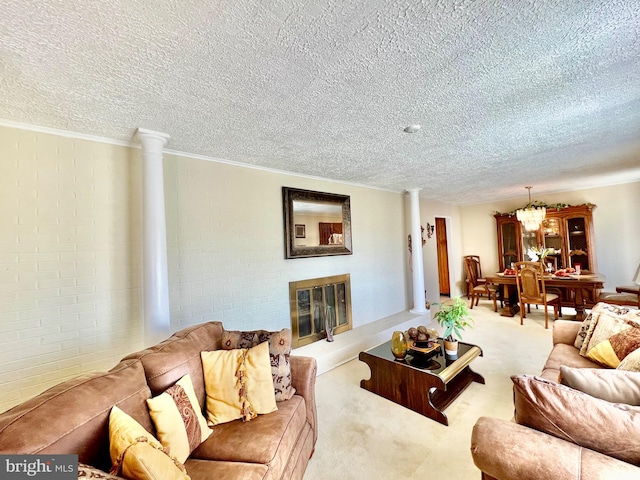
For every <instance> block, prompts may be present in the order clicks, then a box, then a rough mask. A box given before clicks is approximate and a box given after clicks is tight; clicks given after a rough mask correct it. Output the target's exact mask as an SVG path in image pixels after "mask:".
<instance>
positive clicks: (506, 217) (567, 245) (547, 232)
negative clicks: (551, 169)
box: [495, 204, 598, 273]
mask: <svg viewBox="0 0 640 480" xmlns="http://www.w3.org/2000/svg"><path fill="white" fill-rule="evenodd" d="M594 208H596V206H595V205H592V204H585V205H578V206H574V207H565V208H561V209H559V210H558V209H555V208H547V215H546V217H545V219H544V220H543V221H542V224H541V225H540V228H539V229H538V230H536V231H534V232H527V231H526V230H525V229H524V228H523V227H522V224H521V223H520V222H519V221H518V219H517V218H516V215H515V213H503V214H500V213H497V214H496V215H495V219H496V223H497V227H498V262H499V264H500V271H504V269H505V268H509V267H510V266H511V264H512V263H514V262H519V261H523V260H529V257H528V256H527V255H526V253H527V250H528V249H529V248H530V247H537V246H542V247H544V248H554V249H556V250H559V251H560V252H559V253H558V254H556V255H554V256H555V257H556V261H557V268H567V267H574V266H575V264H576V263H579V264H580V265H581V266H582V269H583V270H589V271H591V272H594V273H595V272H597V271H598V267H597V262H596V248H595V238H594V235H593V217H592V212H593V209H594Z"/></svg>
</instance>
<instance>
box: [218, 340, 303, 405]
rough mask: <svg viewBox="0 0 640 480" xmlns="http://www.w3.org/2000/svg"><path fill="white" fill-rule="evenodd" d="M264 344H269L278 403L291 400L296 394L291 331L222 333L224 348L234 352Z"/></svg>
mask: <svg viewBox="0 0 640 480" xmlns="http://www.w3.org/2000/svg"><path fill="white" fill-rule="evenodd" d="M262 342H269V356H270V358H271V376H272V378H273V389H274V391H275V394H276V401H277V402H281V401H283V400H289V399H290V398H291V397H293V394H294V393H296V390H295V388H293V386H292V385H291V364H290V360H289V356H290V355H291V330H289V329H288V328H283V329H282V330H280V331H279V332H269V331H267V330H254V331H251V332H241V331H237V330H236V331H224V332H222V348H223V349H225V350H232V349H236V348H251V347H255V346H256V345H258V344H260V343H262Z"/></svg>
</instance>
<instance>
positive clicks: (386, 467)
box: [304, 300, 575, 480]
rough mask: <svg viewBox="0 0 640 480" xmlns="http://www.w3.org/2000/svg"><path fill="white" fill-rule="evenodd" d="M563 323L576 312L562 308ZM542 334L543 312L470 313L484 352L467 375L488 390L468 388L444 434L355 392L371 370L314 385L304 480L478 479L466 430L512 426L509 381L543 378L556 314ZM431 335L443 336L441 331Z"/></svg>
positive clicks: (472, 338)
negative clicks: (500, 422) (314, 426)
mask: <svg viewBox="0 0 640 480" xmlns="http://www.w3.org/2000/svg"><path fill="white" fill-rule="evenodd" d="M563 313H564V314H565V315H564V319H572V318H575V315H572V314H575V311H573V310H571V309H568V308H564V309H563ZM550 315H551V316H550V322H549V329H548V330H545V328H544V314H543V313H542V310H535V308H533V309H532V312H531V314H528V315H527V318H525V324H524V325H523V326H521V325H520V317H519V316H516V317H513V318H509V317H502V316H500V315H499V314H497V313H494V312H493V308H492V304H491V303H490V302H489V301H483V300H481V301H480V305H479V306H478V307H474V309H473V310H472V316H473V318H474V320H475V328H473V329H470V330H467V331H466V332H465V334H464V339H465V341H467V342H469V343H473V344H476V345H478V346H480V347H481V348H482V349H483V354H484V356H483V357H480V358H477V359H475V360H474V361H473V363H472V368H473V369H474V370H475V371H476V372H478V373H480V374H481V375H483V376H484V378H485V380H486V384H485V385H481V384H477V383H473V384H471V385H470V386H469V387H468V388H467V389H466V390H465V391H464V392H462V394H461V395H460V396H459V397H458V398H457V399H456V400H455V401H454V402H453V403H452V404H451V405H450V406H449V407H448V408H447V409H446V410H445V413H446V414H447V417H448V419H449V426H448V427H447V426H444V425H441V424H439V423H437V422H435V421H433V420H431V419H429V418H427V417H423V416H422V415H420V414H417V413H415V412H413V411H411V410H408V409H406V408H404V407H401V406H399V405H396V404H395V403H393V402H390V401H388V400H385V399H384V398H382V397H379V396H377V395H374V394H372V393H370V392H368V391H366V390H364V389H361V388H360V380H362V379H366V378H369V375H370V373H369V367H368V366H367V365H365V364H364V363H362V362H360V361H359V360H357V359H355V360H352V361H350V362H348V363H346V364H344V365H341V366H339V367H337V368H335V369H333V370H331V371H329V372H326V373H324V374H322V375H320V376H319V377H318V378H317V383H316V396H317V405H318V423H319V435H318V443H317V444H316V449H315V453H314V456H313V457H312V459H311V461H310V462H309V465H308V467H307V471H306V474H305V476H304V479H305V480H324V479H326V480H329V479H331V480H333V479H338V478H339V479H341V480H348V479H354V480H355V479H358V480H365V479H366V480H386V479H389V480H391V479H394V480H396V479H423V478H438V477H441V476H442V475H443V474H446V475H447V476H448V478H452V479H456V480H460V479H479V478H480V472H479V470H478V469H477V468H476V467H475V466H474V464H473V460H472V458H471V453H470V451H469V446H470V439H471V429H472V428H473V425H474V424H475V422H476V420H477V419H478V417H480V416H492V417H498V418H504V419H510V418H511V417H512V416H513V400H512V389H511V385H512V384H511V379H510V376H511V375H514V374H518V373H530V374H536V375H537V374H540V372H541V371H542V367H543V365H544V362H545V360H546V358H547V355H548V354H549V352H550V351H551V328H552V323H553V313H552V311H551V312H550ZM432 327H434V328H436V329H437V330H438V331H442V330H441V328H440V326H439V325H437V324H435V322H434V324H432Z"/></svg>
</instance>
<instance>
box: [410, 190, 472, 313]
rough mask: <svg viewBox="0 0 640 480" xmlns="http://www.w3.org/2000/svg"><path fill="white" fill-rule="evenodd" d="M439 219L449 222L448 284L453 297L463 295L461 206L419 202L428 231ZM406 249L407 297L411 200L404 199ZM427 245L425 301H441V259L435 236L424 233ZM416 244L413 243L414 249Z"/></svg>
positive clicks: (423, 250)
mask: <svg viewBox="0 0 640 480" xmlns="http://www.w3.org/2000/svg"><path fill="white" fill-rule="evenodd" d="M436 217H441V218H444V219H445V220H446V223H447V230H448V231H447V237H448V255H449V285H450V289H451V297H456V296H460V295H462V293H463V292H464V271H463V268H462V255H464V254H463V253H462V225H461V223H460V213H459V207H457V206H455V205H448V204H445V203H441V202H435V201H432V200H420V223H421V225H422V226H423V227H424V228H425V229H426V227H427V223H429V224H431V225H435V223H436V222H435V219H436ZM405 224H406V231H405V239H404V241H405V248H406V255H407V260H406V262H407V283H408V285H409V287H408V294H409V295H411V291H412V285H413V280H412V272H411V257H410V253H409V251H408V248H407V242H408V235H409V234H410V233H411V216H410V199H409V196H408V195H406V196H405ZM423 235H424V239H425V241H426V242H425V245H424V247H422V255H423V269H424V288H425V290H426V299H427V300H428V301H429V302H432V303H433V302H439V301H440V285H439V281H438V256H437V242H436V234H435V233H434V234H433V235H432V236H431V238H428V235H427V232H426V230H425V232H424V234H423ZM413 245H414V243H413V242H412V248H413ZM407 301H408V303H409V305H412V304H413V298H411V296H409V298H408V299H407Z"/></svg>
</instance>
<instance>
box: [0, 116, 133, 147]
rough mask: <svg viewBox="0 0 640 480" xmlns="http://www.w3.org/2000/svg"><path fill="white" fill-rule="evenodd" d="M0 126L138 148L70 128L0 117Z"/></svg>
mask: <svg viewBox="0 0 640 480" xmlns="http://www.w3.org/2000/svg"><path fill="white" fill-rule="evenodd" d="M0 126H2V127H8V128H18V129H20V130H28V131H30V132H37V133H47V134H49V135H58V136H59V137H66V138H76V139H78V140H88V141H90V142H98V143H108V144H110V145H118V146H120V147H135V148H140V145H139V144H137V143H133V142H125V141H122V140H114V139H113V138H106V137H99V136H97V135H88V134H86V133H78V132H72V131H70V130H61V129H59V128H51V127H43V126H41V125H31V124H28V123H20V122H14V121H13V120H6V119H3V118H0Z"/></svg>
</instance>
